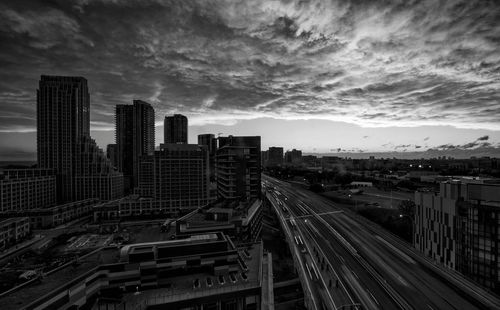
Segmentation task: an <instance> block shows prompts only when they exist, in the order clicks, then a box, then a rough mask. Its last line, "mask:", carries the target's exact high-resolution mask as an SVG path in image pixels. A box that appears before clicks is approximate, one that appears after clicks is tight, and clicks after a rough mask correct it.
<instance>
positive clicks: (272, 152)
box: [267, 146, 283, 166]
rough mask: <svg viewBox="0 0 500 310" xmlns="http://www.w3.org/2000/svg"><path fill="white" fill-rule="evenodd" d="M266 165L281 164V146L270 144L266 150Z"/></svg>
mask: <svg viewBox="0 0 500 310" xmlns="http://www.w3.org/2000/svg"><path fill="white" fill-rule="evenodd" d="M267 156H268V159H267V166H281V165H283V148H282V147H276V146H272V147H270V148H269V150H268V155H267Z"/></svg>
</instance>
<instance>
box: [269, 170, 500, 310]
mask: <svg viewBox="0 0 500 310" xmlns="http://www.w3.org/2000/svg"><path fill="white" fill-rule="evenodd" d="M263 184H264V189H266V190H267V192H268V193H271V195H272V196H273V198H274V199H275V200H276V201H278V202H279V203H280V204H282V205H283V207H284V208H283V209H284V210H287V211H288V212H289V213H290V214H289V215H288V216H289V221H292V220H293V222H294V225H296V226H297V227H298V230H299V231H300V232H301V234H302V239H303V242H305V243H306V244H307V249H308V251H312V253H311V257H313V258H314V259H316V260H317V266H319V267H318V268H319V269H318V271H319V272H320V274H321V271H322V270H324V269H326V268H333V269H335V272H336V274H338V275H339V279H340V280H341V282H342V284H343V285H345V286H346V288H347V290H348V291H349V293H350V295H351V296H353V299H354V301H355V302H357V303H360V304H361V305H362V306H363V308H364V309H426V310H433V309H436V310H437V309H500V300H499V299H498V298H497V297H496V296H494V295H492V294H489V293H487V292H486V291H485V290H483V289H481V288H479V287H477V286H476V285H474V284H473V283H472V282H470V281H468V280H466V279H464V278H463V277H461V276H460V275H458V274H456V273H453V272H450V271H448V270H446V269H444V268H442V267H440V266H437V265H436V264H434V263H433V262H431V261H430V260H428V259H427V258H425V257H424V256H423V255H421V254H420V253H418V252H416V251H415V250H414V249H413V248H412V247H411V246H410V245H408V244H407V243H405V242H403V241H402V240H400V239H398V238H397V237H395V236H393V235H391V234H390V233H388V232H386V231H385V230H383V229H382V228H380V227H379V226H377V225H375V224H372V223H371V222H369V221H367V220H365V219H364V218H361V217H359V216H357V215H356V214H354V213H352V212H351V211H350V210H346V209H344V208H342V207H339V206H336V205H335V204H334V203H332V202H331V201H329V200H327V199H324V198H323V197H321V196H319V195H316V194H314V193H311V192H309V191H306V190H302V189H299V188H297V187H292V186H291V185H290V184H288V183H286V182H283V181H279V180H276V179H273V178H270V177H267V176H263ZM327 265H328V266H329V267H326V266H327Z"/></svg>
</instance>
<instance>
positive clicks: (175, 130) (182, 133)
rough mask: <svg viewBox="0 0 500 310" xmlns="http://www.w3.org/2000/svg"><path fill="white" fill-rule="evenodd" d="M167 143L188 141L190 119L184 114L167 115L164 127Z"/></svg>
mask: <svg viewBox="0 0 500 310" xmlns="http://www.w3.org/2000/svg"><path fill="white" fill-rule="evenodd" d="M163 132H164V140H165V144H168V143H188V119H187V117H185V116H184V115H181V114H174V115H173V116H165V122H164V127H163Z"/></svg>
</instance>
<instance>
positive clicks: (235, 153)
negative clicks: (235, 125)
mask: <svg viewBox="0 0 500 310" xmlns="http://www.w3.org/2000/svg"><path fill="white" fill-rule="evenodd" d="M260 156H261V151H260V136H251V137H250V136H247V137H243V136H240V137H237V136H229V137H219V149H218V150H217V159H216V166H217V168H216V171H217V193H218V197H220V198H224V199H236V200H252V199H254V198H260V197H261V176H260V174H261V160H260Z"/></svg>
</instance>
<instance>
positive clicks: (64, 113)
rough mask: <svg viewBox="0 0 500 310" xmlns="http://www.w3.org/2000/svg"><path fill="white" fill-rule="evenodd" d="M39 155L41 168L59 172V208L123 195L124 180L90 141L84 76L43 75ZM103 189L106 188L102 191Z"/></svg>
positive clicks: (38, 102) (39, 106)
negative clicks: (69, 203)
mask: <svg viewBox="0 0 500 310" xmlns="http://www.w3.org/2000/svg"><path fill="white" fill-rule="evenodd" d="M37 154H38V166H39V167H40V168H45V169H54V170H55V171H56V182H57V185H56V188H57V200H58V202H59V203H61V202H69V201H75V200H78V199H79V197H82V196H84V195H87V194H89V195H98V196H91V197H97V198H100V199H113V198H117V197H119V196H120V195H122V193H121V192H122V190H120V187H122V186H123V177H122V175H121V174H119V173H117V172H116V171H115V169H114V168H113V166H112V165H111V163H110V161H109V160H108V159H107V158H106V157H105V156H104V153H103V152H102V150H100V149H99V148H98V147H97V144H96V143H95V141H94V140H93V139H92V138H91V137H90V95H89V90H88V86H87V80H86V79H85V78H83V77H68V76H47V75H42V77H41V79H40V83H39V89H38V91H37ZM103 185H104V186H106V187H107V188H106V189H100V188H98V186H103ZM87 187H89V188H87ZM115 189H116V191H115ZM102 193H105V194H104V195H102V196H101V194H102ZM85 198H90V197H85Z"/></svg>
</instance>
